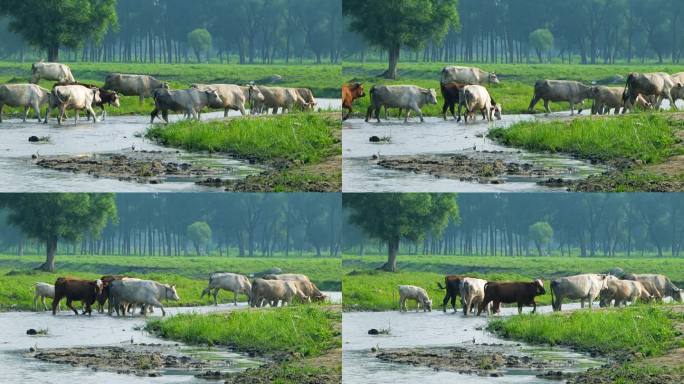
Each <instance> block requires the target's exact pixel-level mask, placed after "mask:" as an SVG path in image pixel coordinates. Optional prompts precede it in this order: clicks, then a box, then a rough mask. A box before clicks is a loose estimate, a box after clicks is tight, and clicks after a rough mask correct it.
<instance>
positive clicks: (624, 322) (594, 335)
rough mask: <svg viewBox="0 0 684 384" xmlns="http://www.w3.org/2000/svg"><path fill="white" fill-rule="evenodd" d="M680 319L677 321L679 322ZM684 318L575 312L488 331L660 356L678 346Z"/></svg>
mask: <svg viewBox="0 0 684 384" xmlns="http://www.w3.org/2000/svg"><path fill="white" fill-rule="evenodd" d="M675 319H677V320H675ZM681 320H684V319H683V318H682V315H681V314H674V313H672V312H670V311H668V310H667V309H663V308H655V307H648V306H634V307H629V308H621V309H611V310H602V311H574V312H571V313H553V314H547V315H522V316H511V317H508V318H505V319H494V320H492V321H490V322H489V324H488V326H487V328H488V329H489V330H490V331H493V332H495V333H498V334H499V335H501V336H503V337H505V338H509V339H515V340H523V341H526V342H529V343H534V344H550V345H565V346H570V347H573V348H575V349H578V350H582V351H596V352H599V353H601V354H604V355H605V354H608V355H610V354H616V353H620V354H624V353H632V352H633V353H638V354H640V355H641V356H659V355H662V354H664V353H665V352H667V351H668V350H669V349H671V348H672V347H674V346H676V345H678V342H677V341H676V337H677V336H678V335H677V332H676V330H675V328H674V324H675V321H681Z"/></svg>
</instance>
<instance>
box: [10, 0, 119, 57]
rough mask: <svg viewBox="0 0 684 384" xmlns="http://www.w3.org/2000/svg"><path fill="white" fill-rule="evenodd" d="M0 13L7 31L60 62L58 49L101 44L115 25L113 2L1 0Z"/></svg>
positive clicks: (114, 3)
mask: <svg viewBox="0 0 684 384" xmlns="http://www.w3.org/2000/svg"><path fill="white" fill-rule="evenodd" d="M0 14H4V15H7V16H9V17H10V23H9V28H10V30H11V31H14V32H16V33H18V34H20V35H21V36H23V37H24V39H26V41H27V42H29V43H30V44H32V45H34V46H37V47H40V48H42V49H44V50H45V51H47V53H48V61H57V60H59V48H60V46H66V47H69V48H79V47H80V46H82V45H83V43H84V42H85V41H86V40H87V39H90V40H92V41H94V42H96V43H100V42H101V41H102V39H103V37H104V35H105V34H106V33H107V31H108V30H109V28H110V27H115V26H116V25H117V16H116V0H3V1H2V2H0Z"/></svg>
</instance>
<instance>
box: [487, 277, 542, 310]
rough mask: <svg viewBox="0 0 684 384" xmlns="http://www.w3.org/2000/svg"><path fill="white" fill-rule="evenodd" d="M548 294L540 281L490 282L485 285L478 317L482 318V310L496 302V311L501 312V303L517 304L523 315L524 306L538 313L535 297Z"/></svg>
mask: <svg viewBox="0 0 684 384" xmlns="http://www.w3.org/2000/svg"><path fill="white" fill-rule="evenodd" d="M545 293H546V290H545V289H544V283H543V282H542V281H541V280H540V279H536V280H534V281H532V282H529V283H528V282H522V281H516V282H505V283H495V282H489V283H487V284H486V285H485V298H484V300H483V301H482V303H480V307H479V308H478V309H477V315H478V316H480V313H482V310H483V309H485V307H486V306H487V305H488V304H489V303H490V302H494V311H495V312H496V311H498V310H499V306H500V304H501V303H517V304H518V314H521V313H522V307H523V305H532V306H533V309H532V313H535V312H536V311H537V303H536V302H535V301H534V298H535V296H539V295H543V294H545Z"/></svg>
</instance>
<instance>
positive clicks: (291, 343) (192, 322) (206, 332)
mask: <svg viewBox="0 0 684 384" xmlns="http://www.w3.org/2000/svg"><path fill="white" fill-rule="evenodd" d="M341 321H342V316H341V313H340V312H338V311H331V310H326V309H323V308H319V307H316V306H312V305H306V306H298V305H295V306H291V307H285V308H278V309H273V310H254V311H233V312H228V313H211V314H196V313H193V314H181V315H176V316H173V317H171V318H168V319H164V320H157V319H155V320H150V321H148V323H147V326H146V329H147V330H148V331H151V332H153V333H156V334H158V335H160V336H162V337H164V338H169V339H173V340H180V341H183V342H185V343H189V344H209V345H225V346H229V347H231V348H234V349H236V350H238V351H249V352H256V353H259V354H269V353H288V354H289V353H299V354H301V355H303V356H319V355H321V354H322V353H324V352H325V351H326V350H329V349H332V348H339V347H340V346H341V342H340V337H339V336H340V326H341V324H340V323H341Z"/></svg>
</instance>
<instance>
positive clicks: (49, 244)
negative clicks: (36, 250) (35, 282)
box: [36, 237, 57, 272]
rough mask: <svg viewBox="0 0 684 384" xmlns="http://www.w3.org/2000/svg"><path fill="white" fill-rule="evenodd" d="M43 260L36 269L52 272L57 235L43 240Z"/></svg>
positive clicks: (53, 269)
mask: <svg viewBox="0 0 684 384" xmlns="http://www.w3.org/2000/svg"><path fill="white" fill-rule="evenodd" d="M45 251H46V252H45V254H46V256H45V262H44V263H43V264H41V265H39V266H38V267H36V270H40V271H46V272H54V271H55V254H56V253H57V237H52V238H50V239H49V240H47V241H46V242H45Z"/></svg>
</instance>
